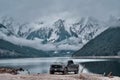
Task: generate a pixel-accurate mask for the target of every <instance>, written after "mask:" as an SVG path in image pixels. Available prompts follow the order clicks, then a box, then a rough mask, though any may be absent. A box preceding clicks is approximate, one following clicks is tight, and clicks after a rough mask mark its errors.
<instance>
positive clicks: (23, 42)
mask: <svg viewBox="0 0 120 80" xmlns="http://www.w3.org/2000/svg"><path fill="white" fill-rule="evenodd" d="M0 34H1V35H0V39H3V40H6V41H8V42H11V43H13V44H15V45H20V46H29V47H32V48H35V49H38V50H43V51H51V50H78V49H80V47H81V45H77V46H76V45H68V44H60V45H59V46H58V45H57V46H56V45H55V44H52V43H48V44H42V40H41V39H37V38H36V39H35V40H27V39H24V38H17V37H15V36H6V35H5V34H3V33H0Z"/></svg>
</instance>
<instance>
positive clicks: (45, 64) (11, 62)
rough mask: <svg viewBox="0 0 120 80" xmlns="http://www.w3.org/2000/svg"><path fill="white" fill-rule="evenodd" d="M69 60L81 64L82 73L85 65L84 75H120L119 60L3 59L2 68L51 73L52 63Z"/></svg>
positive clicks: (0, 65) (25, 72)
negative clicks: (111, 73)
mask: <svg viewBox="0 0 120 80" xmlns="http://www.w3.org/2000/svg"><path fill="white" fill-rule="evenodd" d="M68 60H73V61H74V62H75V63H79V64H80V67H79V68H80V69H79V70H80V71H81V69H82V68H83V65H85V69H84V73H90V72H92V73H100V74H103V73H104V72H106V73H108V72H113V73H114V74H115V75H119V74H120V69H119V68H120V64H119V62H118V60H117V61H116V60H105V59H72V58H69V57H50V58H23V59H2V60H0V67H13V68H24V69H25V71H24V72H21V74H27V73H28V71H29V72H30V73H31V74H36V73H49V67H50V65H51V64H52V63H55V62H62V63H67V61H68Z"/></svg>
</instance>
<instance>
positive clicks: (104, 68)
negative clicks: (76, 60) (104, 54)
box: [81, 59, 120, 76]
mask: <svg viewBox="0 0 120 80" xmlns="http://www.w3.org/2000/svg"><path fill="white" fill-rule="evenodd" d="M81 65H85V68H87V69H88V70H89V71H90V72H92V73H99V74H104V73H105V74H106V75H107V74H108V73H110V72H112V74H113V75H116V76H120V60H115V59H112V60H107V61H100V62H83V63H81Z"/></svg>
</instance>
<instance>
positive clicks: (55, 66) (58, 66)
mask: <svg viewBox="0 0 120 80" xmlns="http://www.w3.org/2000/svg"><path fill="white" fill-rule="evenodd" d="M51 67H52V68H62V66H61V65H52V66H51Z"/></svg>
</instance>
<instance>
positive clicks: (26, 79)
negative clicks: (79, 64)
mask: <svg viewBox="0 0 120 80" xmlns="http://www.w3.org/2000/svg"><path fill="white" fill-rule="evenodd" d="M0 80H120V77H117V76H113V77H105V76H102V75H97V74H85V73H82V74H70V75H50V74H34V75H33V74H32V75H21V74H18V75H12V74H8V73H4V74H0Z"/></svg>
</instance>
